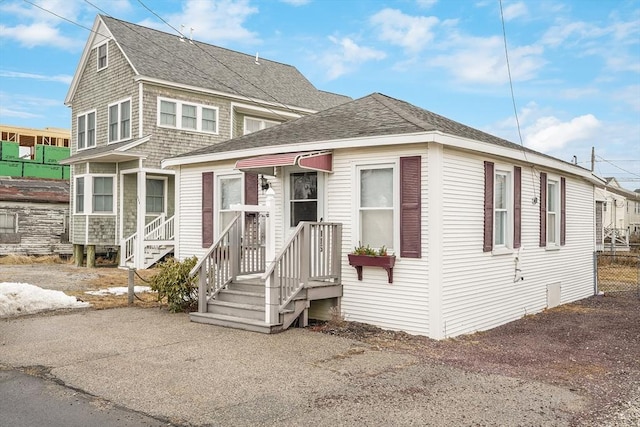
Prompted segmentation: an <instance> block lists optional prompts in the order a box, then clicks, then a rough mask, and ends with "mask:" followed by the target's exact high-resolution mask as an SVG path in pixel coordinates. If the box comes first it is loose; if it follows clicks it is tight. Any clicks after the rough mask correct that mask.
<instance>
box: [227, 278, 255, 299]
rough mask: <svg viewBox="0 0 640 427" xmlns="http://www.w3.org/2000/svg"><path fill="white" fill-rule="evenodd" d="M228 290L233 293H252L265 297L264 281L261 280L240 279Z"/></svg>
mask: <svg viewBox="0 0 640 427" xmlns="http://www.w3.org/2000/svg"><path fill="white" fill-rule="evenodd" d="M227 289H229V290H233V291H241V292H250V293H256V294H261V295H262V296H264V281H263V280H260V279H259V278H255V279H254V278H252V279H240V280H236V281H234V282H231V283H229V285H228V286H227Z"/></svg>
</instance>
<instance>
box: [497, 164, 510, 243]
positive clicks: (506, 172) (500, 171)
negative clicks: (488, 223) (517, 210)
mask: <svg viewBox="0 0 640 427" xmlns="http://www.w3.org/2000/svg"><path fill="white" fill-rule="evenodd" d="M499 175H500V176H504V177H505V184H506V185H505V193H506V194H505V201H504V202H505V208H503V209H500V208H498V207H497V200H496V199H497V191H496V190H497V187H496V185H497V182H498V176H499ZM513 197H514V195H513V173H512V170H511V169H510V168H507V167H500V166H499V165H496V166H495V171H494V174H493V248H494V250H498V251H499V250H500V249H511V248H513V215H514V212H513ZM500 212H504V217H505V218H504V224H503V232H504V242H502V243H498V242H497V241H496V234H497V232H498V226H497V225H498V221H497V218H498V213H500Z"/></svg>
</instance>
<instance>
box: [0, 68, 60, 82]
mask: <svg viewBox="0 0 640 427" xmlns="http://www.w3.org/2000/svg"><path fill="white" fill-rule="evenodd" d="M0 77H6V78H16V79H33V80H42V81H48V82H60V83H64V84H70V83H71V80H72V79H73V76H70V75H68V74H58V75H55V76H46V75H43V74H32V73H20V72H17V71H4V70H0Z"/></svg>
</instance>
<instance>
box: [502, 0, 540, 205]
mask: <svg viewBox="0 0 640 427" xmlns="http://www.w3.org/2000/svg"><path fill="white" fill-rule="evenodd" d="M499 3H500V21H501V22H502V40H503V41H504V57H505V59H506V63H507V74H508V76H509V89H510V90H511V103H512V104H513V114H514V115H515V118H516V127H517V128H518V138H519V139H520V146H521V147H522V154H523V155H524V160H525V161H526V162H527V163H529V159H527V150H526V149H525V147H524V141H523V140H522V131H521V129H520V119H519V118H518V108H517V106H516V97H515V94H514V91H513V78H512V77H511V65H510V63H509V48H508V47H507V29H506V26H505V23H504V12H503V10H502V0H499ZM529 165H530V166H531V187H532V189H533V194H534V199H533V200H534V203H535V200H536V196H535V194H536V185H535V180H536V174H535V165H533V164H532V163H529Z"/></svg>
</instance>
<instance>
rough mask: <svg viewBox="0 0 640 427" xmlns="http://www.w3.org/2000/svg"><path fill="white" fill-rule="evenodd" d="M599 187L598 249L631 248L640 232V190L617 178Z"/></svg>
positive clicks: (597, 211)
mask: <svg viewBox="0 0 640 427" xmlns="http://www.w3.org/2000/svg"><path fill="white" fill-rule="evenodd" d="M605 179H606V185H604V186H600V187H598V188H596V219H597V220H596V243H597V249H598V250H609V249H610V248H611V244H612V240H613V242H614V246H615V249H616V250H623V251H628V250H629V248H630V246H629V243H630V242H629V241H630V238H631V236H632V235H640V193H638V192H634V191H629V190H627V189H625V188H622V187H621V186H620V184H619V183H618V181H617V180H616V179H615V178H605Z"/></svg>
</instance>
